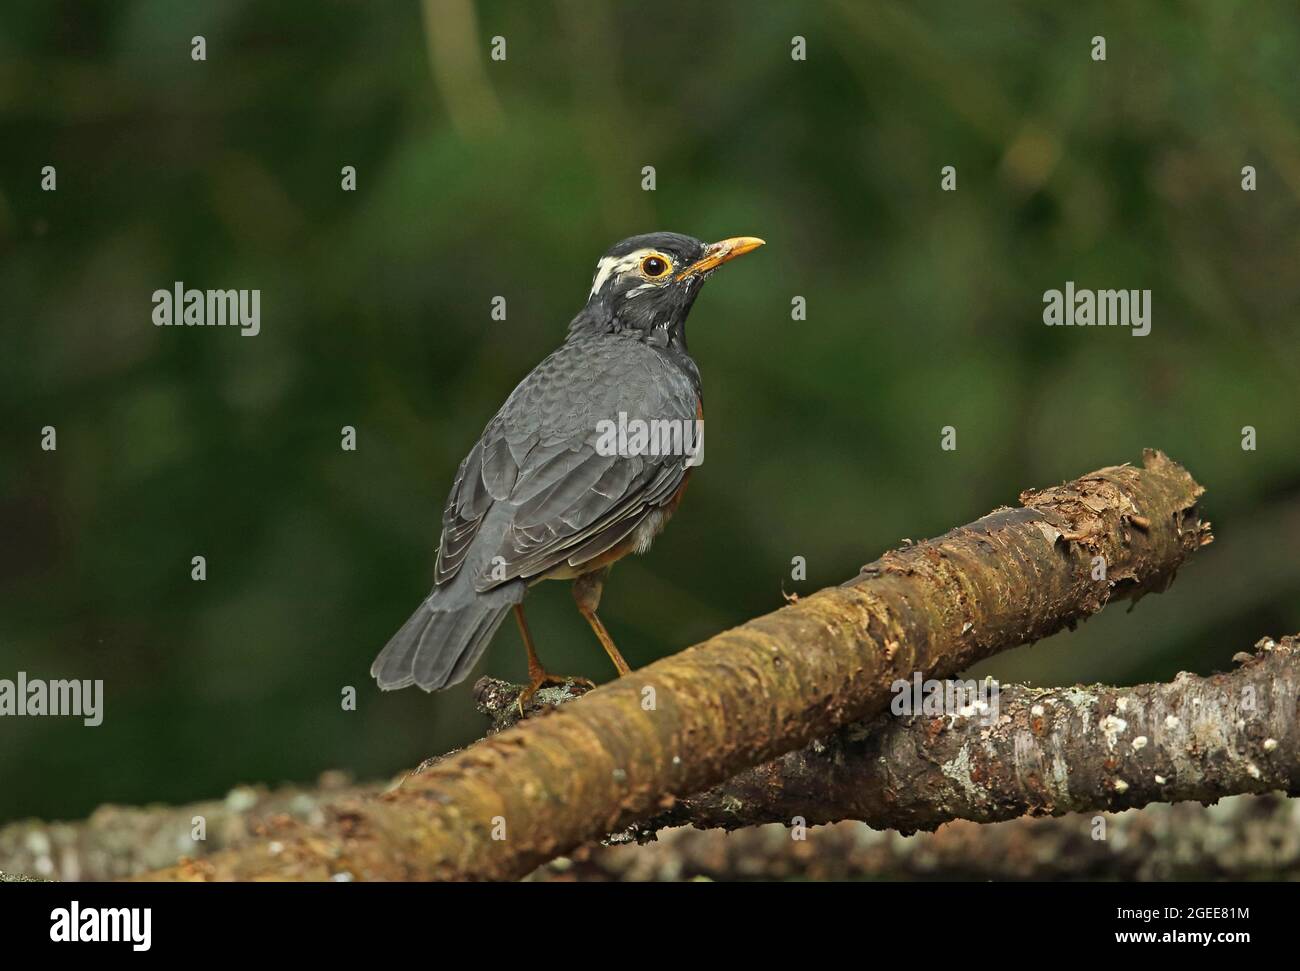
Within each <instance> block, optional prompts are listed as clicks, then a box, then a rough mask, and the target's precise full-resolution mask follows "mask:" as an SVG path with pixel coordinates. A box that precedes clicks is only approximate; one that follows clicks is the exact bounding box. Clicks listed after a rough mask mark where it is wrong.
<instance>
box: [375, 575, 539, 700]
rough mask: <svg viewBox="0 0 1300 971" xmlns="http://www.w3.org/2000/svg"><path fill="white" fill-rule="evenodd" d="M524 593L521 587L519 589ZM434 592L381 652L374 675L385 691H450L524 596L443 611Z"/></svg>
mask: <svg viewBox="0 0 1300 971" xmlns="http://www.w3.org/2000/svg"><path fill="white" fill-rule="evenodd" d="M520 587H521V588H522V584H520ZM439 592H440V591H435V593H434V594H433V595H431V596H430V597H429V598H428V599H426V600H425V601H424V602H423V603H422V604H420V606H419V607H418V608H417V609H416V611H415V613H413V614H412V615H411V617H410V619H408V620H407V621H406V623H405V624H403V625H402V627H401V629H400V630H399V631H398V632H397V633H396V634H394V635H393V637H392V639H391V640H390V641H389V642H388V644H387V645H386V646H385V647H384V649H383V650H382V651H380V652H379V656H378V657H377V658H375V663H374V664H372V665H371V666H370V674H371V676H372V677H374V679H375V680H376V681H377V682H378V683H379V687H380V688H382V689H384V690H385V691H388V690H391V689H394V688H405V687H408V686H409V685H413V684H416V685H419V686H420V687H421V688H423V689H424V690H425V691H438V690H440V689H442V688H449V687H451V686H452V685H454V684H457V683H459V682H460V681H463V680H464V679H465V678H466V677H468V675H469V673H470V670H471V669H472V668H473V667H474V664H475V662H476V661H478V659H479V658H480V657H481V656H482V654H483V652H484V651H485V650H487V646H488V644H489V643H490V642H491V640H492V635H493V634H495V633H496V631H497V628H498V627H500V626H501V622H502V621H503V620H505V616H506V613H507V612H508V611H509V610H510V608H511V607H513V606H514V605H515V604H516V603H518V602H519V601H520V600H522V599H523V590H522V589H520V590H518V591H514V590H510V589H503V590H496V591H493V594H496V595H495V596H493V595H481V594H480V595H478V596H474V597H472V599H469V600H468V601H467V602H463V603H455V605H454V606H451V605H448V606H444V602H445V601H446V600H449V599H450V598H445V597H439V596H438V593H439Z"/></svg>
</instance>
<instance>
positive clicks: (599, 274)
mask: <svg viewBox="0 0 1300 971" xmlns="http://www.w3.org/2000/svg"><path fill="white" fill-rule="evenodd" d="M653 252H655V250H652V249H639V250H637V251H636V252H633V253H628V254H627V256H602V257H601V258H600V262H599V263H597V264H596V276H595V278H594V279H593V280H592V281H591V293H589V294H587V296H588V297H590V296H591V295H592V294H594V293H595V292H596V291H597V290H599V289H600V288H601V287H603V286H604V285H605V281H607V280H608V279H609V278H610V277H611V276H613V275H615V274H617V273H626V272H628V271H629V270H635V269H636V268H637V267H638V266H640V265H641V261H642V260H643V259H644V258H645V257H646V256H648V255H649V254H651V253H653Z"/></svg>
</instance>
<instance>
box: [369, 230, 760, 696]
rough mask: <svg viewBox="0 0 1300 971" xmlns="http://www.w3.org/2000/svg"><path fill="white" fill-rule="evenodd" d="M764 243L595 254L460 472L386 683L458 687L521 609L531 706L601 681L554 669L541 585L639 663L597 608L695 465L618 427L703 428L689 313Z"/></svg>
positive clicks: (644, 239) (653, 244)
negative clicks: (721, 271) (547, 656)
mask: <svg viewBox="0 0 1300 971" xmlns="http://www.w3.org/2000/svg"><path fill="white" fill-rule="evenodd" d="M762 245H764V241H763V240H761V239H759V238H757V237H754V236H733V237H729V238H727V239H723V240H720V241H718V242H715V243H705V242H702V241H701V240H699V239H696V238H694V237H692V236H686V235H682V234H679V233H668V232H656V233H648V234H644V235H639V236H632V237H629V238H628V239H624V240H622V241H621V242H618V243H616V244H614V245H613V246H612V247H610V249H609V250H608V252H606V253H605V255H604V256H602V257H601V258H600V260H599V261H598V262H597V264H596V272H595V276H594V277H593V280H592V285H591V291H590V293H589V294H588V296H587V302H586V305H585V306H584V307H583V308H582V310H580V311H579V312H578V314H577V316H575V317H574V318H573V320H572V322H571V323H570V324H569V329H568V334H567V336H566V338H565V340H564V342H563V343H562V344H561V345H560V347H559V348H557V349H556V350H555V351H554V352H552V353H551V354H550V355H549V356H548V357H546V358H545V359H544V360H543V361H542V362H541V363H540V364H538V365H537V367H535V368H534V369H533V370H532V371H531V372H529V374H528V375H527V376H526V377H525V378H524V379H523V380H522V381H520V382H519V384H518V386H517V387H516V388H515V389H514V391H512V392H511V393H510V395H509V397H507V398H506V401H505V403H504V404H503V405H502V406H501V408H500V409H499V410H498V411H497V413H496V414H495V415H494V416H493V417H492V419H491V420H490V421H489V422H488V423H487V427H486V428H484V430H483V434H482V435H481V436H480V437H479V439H478V441H477V442H476V443H475V444H474V446H473V447H472V448H471V449H470V450H469V454H467V455H466V456H465V459H464V460H463V461H462V462H461V463H460V466H459V468H458V469H457V471H456V475H455V479H454V480H453V482H452V486H451V491H450V494H449V495H448V496H447V502H446V505H445V506H444V508H443V513H442V534H441V537H440V539H439V542H438V552H437V558H436V561H435V565H434V578H433V588H432V590H431V591H430V593H429V595H428V596H427V597H426V598H425V599H424V601H423V602H422V603H421V604H420V606H419V607H418V608H417V609H416V610H415V612H414V613H413V614H412V615H411V616H410V618H409V619H408V620H407V621H406V623H405V624H403V625H402V627H401V628H400V629H399V630H398V631H397V633H396V634H394V635H393V636H392V638H391V639H390V640H389V641H388V643H387V644H386V645H385V647H384V648H383V650H382V651H380V653H379V655H378V656H377V657H376V658H375V662H374V664H373V665H372V666H371V669H370V673H371V676H372V677H373V678H374V679H375V681H376V682H377V684H378V686H379V687H380V688H381V689H383V690H393V689H398V688H405V687H409V686H411V685H417V686H419V687H420V688H422V689H424V690H425V691H430V692H432V691H440V690H442V689H445V688H449V687H451V686H453V685H455V684H457V683H459V682H461V681H463V680H464V679H465V678H466V677H468V676H469V673H470V671H471V669H472V668H473V667H474V665H475V663H476V662H477V661H478V659H479V657H480V656H481V655H482V654H483V652H484V650H486V648H487V646H488V643H489V642H490V641H491V640H492V637H493V635H494V634H495V633H496V631H497V629H498V628H499V627H500V625H501V623H502V621H503V620H504V619H505V615H506V614H507V613H511V612H513V613H514V616H515V621H516V623H517V625H518V628H519V634H520V637H521V639H522V640H523V646H524V650H525V652H526V653H527V660H528V685H527V686H525V688H524V689H523V691H522V692H521V694H520V696H519V699H518V703H519V707H520V710H521V711H522V709H523V707H524V705H525V704H526V703H527V701H528V700H529V699H531V698H532V696H533V695H534V694H535V693H536V692H537V690H538V689H539V688H541V687H543V686H544V685H548V684H562V683H566V682H575V683H581V684H584V685H585V686H587V687H593V686H594V685H593V683H592V682H591V680H590V679H588V678H580V677H566V676H561V675H555V674H552V673H550V672H549V671H548V670H547V669H546V668H545V667H544V666H543V664H542V662H541V660H540V658H539V657H538V654H537V648H536V645H535V643H534V641H533V638H532V634H531V633H530V631H529V629H528V624H527V621H526V619H525V617H524V609H523V600H524V595H525V594H526V593H527V592H528V590H529V589H530V588H531V587H533V586H535V585H536V584H537V583H540V582H541V581H542V580H572V581H573V598H574V601H575V603H576V605H577V608H578V612H579V613H580V614H581V615H582V616H583V617H584V618H585V619H586V621H587V623H588V624H589V625H590V626H591V629H592V631H593V632H594V633H595V635H596V639H597V640H598V641H599V642H600V644H601V646H602V647H603V648H604V649H605V652H606V653H607V654H608V655H609V658H610V660H611V661H612V662H613V664H614V667H615V669H616V670H617V671H618V674H619V676H620V677H622V676H623V675H626V674H627V673H628V672H629V671H630V670H631V669H630V667H629V666H628V663H627V661H625V660H624V658H623V655H622V654H621V653H619V650H618V647H617V646H616V645H615V643H614V640H613V638H612V637H610V634H609V631H608V630H606V628H605V625H604V624H603V623H602V622H601V620H600V618H599V616H597V613H596V610H597V608H598V607H599V605H600V599H601V594H602V592H603V589H604V584H605V580H606V578H607V577H608V575H609V572H610V568H611V567H612V566H613V564H614V563H615V562H616V561H618V560H620V559H622V558H623V557H624V556H626V555H628V554H629V553H631V552H634V551H635V552H637V553H644V552H645V551H646V550H648V549H649V548H650V545H651V543H652V542H653V541H654V539H655V537H656V536H657V535H658V534H659V532H660V531H661V530H662V529H663V527H664V525H665V524H666V523H667V521H668V519H669V518H670V517H671V516H672V514H673V512H674V511H675V510H676V508H677V505H678V503H679V502H680V501H681V499H682V495H683V493H684V492H685V490H686V484H687V482H688V480H689V479H690V476H691V472H692V471H693V468H694V466H695V465H696V464H698V456H690V455H683V454H678V453H679V452H680V451H682V450H681V449H667V450H665V449H656V448H655V447H653V445H651V446H650V447H646V443H645V442H644V441H642V440H641V439H638V438H637V437H636V436H635V435H633V436H627V437H626V439H627V440H626V441H623V439H622V438H621V437H620V439H619V445H618V446H617V447H611V441H612V439H613V438H615V437H617V436H612V435H610V434H609V431H610V428H611V423H621V424H619V425H618V427H620V428H625V427H631V426H633V425H634V423H635V422H638V421H639V422H642V423H652V422H656V421H658V422H673V423H679V424H678V425H677V426H672V425H663V426H659V427H660V428H665V427H680V424H681V423H692V427H696V428H698V427H700V426H699V425H694V423H702V421H703V417H704V400H703V394H702V390H701V380H700V370H699V367H698V366H697V365H696V363H695V361H694V360H693V359H692V357H691V355H690V352H689V350H688V349H687V343H686V318H687V316H688V315H689V313H690V311H691V307H692V306H693V305H694V303H695V299H696V297H698V296H699V294H700V290H701V288H702V287H703V285H704V282H705V280H707V279H708V278H709V277H710V276H711V275H712V274H713V272H714V271H715V270H717V268H718V267H720V266H722V265H723V264H725V263H728V262H730V261H731V260H733V259H735V258H736V257H738V256H742V255H744V254H746V253H749V252H752V251H753V250H755V249H757V248H758V247H760V246H762ZM701 435H702V431H701ZM674 441H675V440H674ZM700 445H702V441H701V442H700ZM634 446H636V447H634ZM665 451H667V452H669V453H670V454H664V452H665Z"/></svg>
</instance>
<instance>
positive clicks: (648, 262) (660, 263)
mask: <svg viewBox="0 0 1300 971" xmlns="http://www.w3.org/2000/svg"><path fill="white" fill-rule="evenodd" d="M671 268H672V267H671V266H670V265H669V263H668V261H667V260H666V259H664V258H663V257H662V256H647V257H646V258H645V259H643V260H642V261H641V272H642V273H644V274H645V275H646V276H648V277H649V278H650V279H652V280H657V279H658V278H659V277H661V276H663V275H664V274H665V273H667V272H668V271H669V270H670V269H671Z"/></svg>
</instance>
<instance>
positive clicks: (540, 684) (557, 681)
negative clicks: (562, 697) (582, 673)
mask: <svg viewBox="0 0 1300 971" xmlns="http://www.w3.org/2000/svg"><path fill="white" fill-rule="evenodd" d="M548 684H551V685H563V684H573V685H577V686H579V687H582V688H583V689H585V690H586V691H590V690H591V689H592V688H594V687H596V683H595V682H594V681H591V680H590V679H588V678H579V677H574V676H572V675H565V674H551V672H549V671H543V670H541V669H538V670H534V671H530V672H529V681H528V685H527V686H526V687H525V688H524V690H523V691H521V692H519V714H520V715H521V716H522V715H523V713H524V708H525V707H526V706H527V704H528V702H530V701H532V699H533V695H535V694H537V689H539V688H544V687H545V686H546V685H548Z"/></svg>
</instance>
